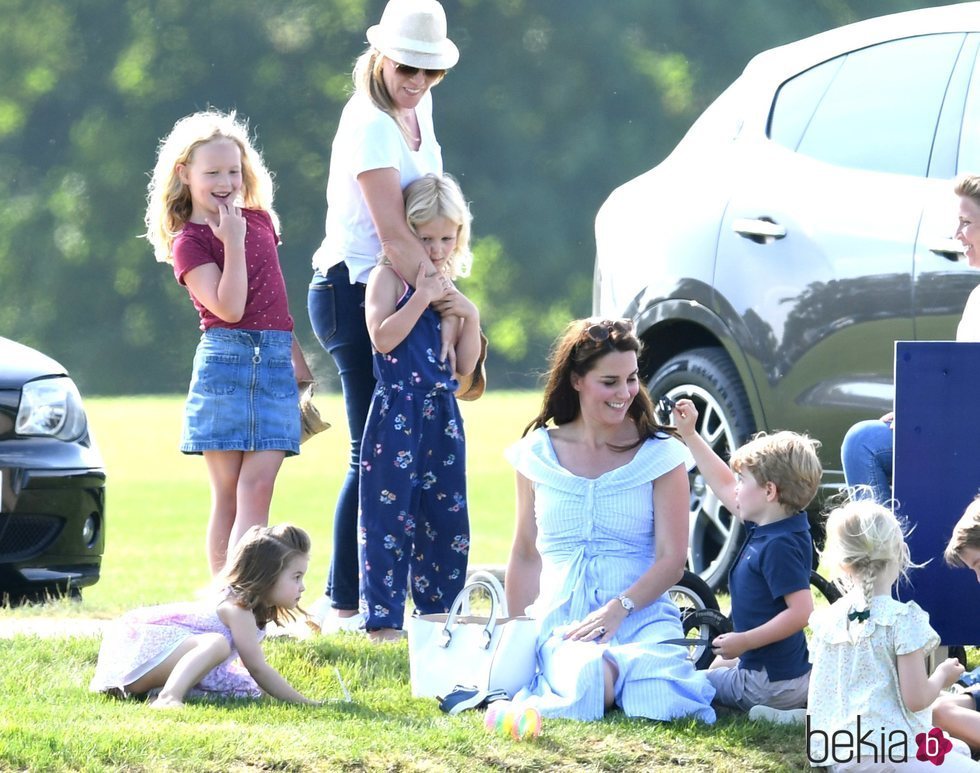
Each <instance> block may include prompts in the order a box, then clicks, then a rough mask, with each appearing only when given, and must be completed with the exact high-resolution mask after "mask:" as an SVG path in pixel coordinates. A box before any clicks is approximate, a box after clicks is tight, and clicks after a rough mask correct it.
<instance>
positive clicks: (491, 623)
mask: <svg viewBox="0 0 980 773" xmlns="http://www.w3.org/2000/svg"><path fill="white" fill-rule="evenodd" d="M494 580H496V578H494ZM497 585H500V583H499V582H498V583H497ZM477 588H483V589H484V590H485V591H486V592H487V595H488V596H490V616H489V617H488V618H487V624H486V625H485V626H484V627H483V649H485V650H488V649H490V643H491V642H492V641H493V630H494V628H495V627H496V625H497V603H498V602H497V599H498V597H497V589H496V588H494V586H493V585H491V584H490V583H488V582H486V581H485V580H482V579H481V580H476V581H470V582H468V583H467V584H466V585H465V586H464V588H463V590H461V591H460V592H459V593H458V594H457V595H456V598H455V600H454V601H453V605H452V606H451V607H450V608H449V616H448V617H447V618H446V623H445V625H443V626H442V641H440V642H439V646H440V647H442V648H443V649H446V648H447V647H449V645H450V644H451V643H452V641H453V632H452V630H451V629H452V628H454V627H455V625H456V618H457V617H459V613H460V611H461V610H462V608H463V602H464V601H467V602H468V601H469V598H470V594H471V593H472V592H473V591H474V590H476V589H477Z"/></svg>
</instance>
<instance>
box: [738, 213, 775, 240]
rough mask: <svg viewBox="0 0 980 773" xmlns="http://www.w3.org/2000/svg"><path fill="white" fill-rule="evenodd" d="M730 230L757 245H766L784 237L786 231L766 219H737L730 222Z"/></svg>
mask: <svg viewBox="0 0 980 773" xmlns="http://www.w3.org/2000/svg"><path fill="white" fill-rule="evenodd" d="M732 229H733V230H734V231H735V233H737V234H738V235H739V236H744V237H745V238H746V239H751V240H752V241H754V242H757V243H759V244H768V243H769V242H771V241H772V240H773V239H782V238H783V237H784V236H786V229H785V228H783V227H782V226H781V225H779V223H774V222H773V221H772V220H769V219H768V218H764V217H760V218H748V217H737V218H735V219H734V220H733V221H732Z"/></svg>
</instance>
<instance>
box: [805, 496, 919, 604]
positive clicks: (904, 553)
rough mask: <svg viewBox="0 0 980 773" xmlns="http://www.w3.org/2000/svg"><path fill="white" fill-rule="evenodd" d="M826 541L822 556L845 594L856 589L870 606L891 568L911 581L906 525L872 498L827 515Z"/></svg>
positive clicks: (913, 566)
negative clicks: (882, 577)
mask: <svg viewBox="0 0 980 773" xmlns="http://www.w3.org/2000/svg"><path fill="white" fill-rule="evenodd" d="M826 533H827V540H826V542H825V544H824V549H823V552H822V554H821V555H822V557H823V559H824V561H825V562H826V563H827V565H828V566H829V570H830V573H831V575H832V577H834V579H835V581H836V582H837V584H838V585H839V586H840V587H841V589H842V590H844V591H849V590H851V589H852V588H856V589H857V590H859V591H860V593H861V595H862V596H863V597H864V603H865V608H868V607H870V606H871V597H872V596H873V595H874V584H875V581H876V580H877V579H878V577H879V576H880V575H881V574H882V573H883V572H885V571H886V570H887V569H888V568H889V566H894V567H895V568H896V569H898V574H899V577H900V578H902V579H904V580H906V581H907V580H908V572H909V570H910V569H917V568H919V567H921V566H923V564H915V563H913V562H912V556H911V554H910V553H909V546H908V545H907V544H906V543H905V538H906V536H907V534H908V532H907V530H906V527H905V524H904V523H903V522H902V521H900V520H899V519H898V517H897V516H896V515H895V514H894V513H893V512H892V511H891V510H889V509H888V508H887V507H884V506H883V505H880V504H878V503H877V502H875V501H873V500H871V499H858V500H851V501H848V502H846V503H844V504H843V505H841V506H840V507H837V508H835V509H834V510H832V511H831V513H830V515H828V516H827V528H826Z"/></svg>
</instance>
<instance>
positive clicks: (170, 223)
mask: <svg viewBox="0 0 980 773" xmlns="http://www.w3.org/2000/svg"><path fill="white" fill-rule="evenodd" d="M214 140H229V141H231V142H234V143H235V144H236V145H238V149H239V150H240V151H241V154H242V190H241V200H240V201H239V202H236V204H238V205H239V206H242V207H246V208H248V209H262V210H265V211H266V212H268V213H269V216H270V217H271V218H272V222H273V224H274V226H275V228H276V232H277V233H278V232H279V218H278V216H277V215H276V212H275V210H274V209H273V207H272V200H273V193H274V191H273V183H272V174H271V173H270V172H269V170H268V169H267V168H266V166H265V162H264V161H263V160H262V156H261V155H260V154H259V152H258V151H257V150H256V149H255V147H254V146H253V145H252V140H251V139H250V137H249V131H248V122H247V121H244V120H239V119H238V116H237V113H236V112H235V111H234V110H232V111H231V112H230V113H223V112H221V111H220V110H214V109H208V110H204V111H201V112H199V113H193V114H191V115H188V116H185V117H183V118H181V119H180V120H179V121H177V123H175V124H174V128H173V129H171V130H170V134H168V135H167V136H166V137H164V138H163V139H162V140H161V141H160V145H159V147H158V148H157V162H156V166H154V168H153V173H152V175H151V176H150V182H149V185H148V186H147V194H146V215H145V217H144V222H145V223H146V233H144V234H142V235H143V236H144V237H145V238H146V239H147V240H148V241H149V242H150V244H152V245H153V254H154V256H155V257H156V259H157V260H158V261H160V262H161V263H173V244H174V239H176V238H177V234H179V233H180V231H181V229H182V228H183V227H184V224H185V223H186V222H187V221H188V219H189V218H190V216H191V211H192V208H193V207H192V204H191V194H190V190H189V189H188V188H187V186H186V185H184V183H183V182H181V180H180V175H179V174H178V171H177V167H178V166H180V165H182V164H189V163H190V162H191V160H192V159H193V156H194V151H196V150H197V149H198V148H199V147H200V146H201V145H204V144H205V143H208V142H212V141H214Z"/></svg>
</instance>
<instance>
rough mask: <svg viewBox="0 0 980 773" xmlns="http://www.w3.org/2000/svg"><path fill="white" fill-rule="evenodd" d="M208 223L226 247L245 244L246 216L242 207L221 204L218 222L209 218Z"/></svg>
mask: <svg viewBox="0 0 980 773" xmlns="http://www.w3.org/2000/svg"><path fill="white" fill-rule="evenodd" d="M207 224H208V225H209V226H211V231H212V233H214V235H215V236H217V237H218V238H219V239H220V240H221V243H222V244H223V245H225V247H227V246H228V245H229V244H245V228H246V226H245V217H244V215H242V211H241V209H239V208H238V207H236V206H234V205H233V204H219V205H218V222H217V224H215V223H213V222H211V218H207Z"/></svg>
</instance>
